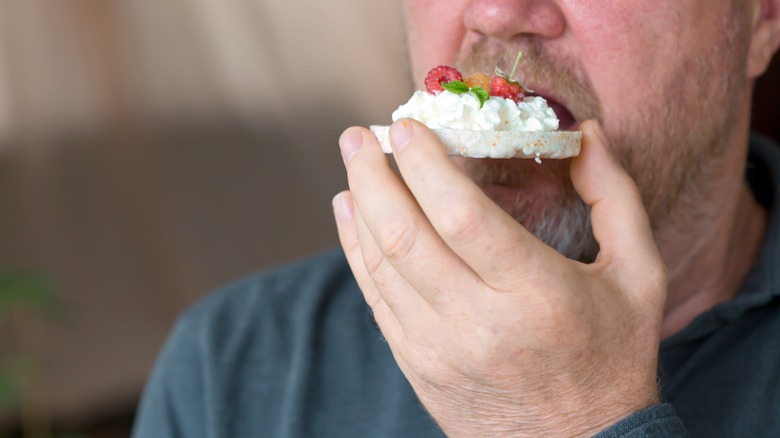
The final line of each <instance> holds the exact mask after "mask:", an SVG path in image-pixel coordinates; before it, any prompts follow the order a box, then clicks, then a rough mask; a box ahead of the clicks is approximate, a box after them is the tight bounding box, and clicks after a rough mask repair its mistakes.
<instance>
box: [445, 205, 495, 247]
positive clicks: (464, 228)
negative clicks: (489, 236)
mask: <svg viewBox="0 0 780 438" xmlns="http://www.w3.org/2000/svg"><path fill="white" fill-rule="evenodd" d="M484 222H485V214H484V212H483V211H482V210H480V209H477V208H473V207H460V208H457V209H453V210H452V211H450V212H449V214H447V216H446V217H445V218H444V219H443V220H442V222H441V234H442V236H443V237H444V238H445V239H446V240H448V241H450V242H452V243H453V244H455V245H458V246H467V245H469V244H470V243H472V242H474V241H476V240H477V239H478V238H479V237H480V236H481V235H482V233H483V225H484Z"/></svg>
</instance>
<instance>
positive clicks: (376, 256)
mask: <svg viewBox="0 0 780 438" xmlns="http://www.w3.org/2000/svg"><path fill="white" fill-rule="evenodd" d="M384 262H385V257H384V256H383V255H382V253H381V252H380V251H375V250H367V251H364V252H363V264H364V265H365V267H366V272H367V273H368V275H369V276H371V277H374V276H375V275H376V274H377V273H379V271H381V270H382V265H383V264H384Z"/></svg>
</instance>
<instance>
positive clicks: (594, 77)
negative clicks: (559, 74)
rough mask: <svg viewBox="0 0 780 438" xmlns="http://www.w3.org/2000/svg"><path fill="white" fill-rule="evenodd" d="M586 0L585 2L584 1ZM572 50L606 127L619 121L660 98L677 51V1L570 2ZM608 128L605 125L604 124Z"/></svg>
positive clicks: (678, 33) (678, 35) (608, 0)
mask: <svg viewBox="0 0 780 438" xmlns="http://www.w3.org/2000/svg"><path fill="white" fill-rule="evenodd" d="M586 3H587V4H586ZM572 4H575V5H574V6H572V7H571V9H570V11H569V13H570V16H576V17H579V18H578V19H576V20H570V21H569V24H570V27H571V32H572V34H573V35H575V36H576V38H575V41H576V47H575V50H576V51H578V52H579V54H578V55H577V57H578V58H579V59H580V60H581V62H582V65H583V68H584V69H585V71H586V72H587V76H588V79H589V80H590V82H591V85H592V86H593V88H594V90H596V93H597V95H598V98H599V101H600V102H601V104H602V111H603V117H604V121H605V123H606V124H607V125H610V124H613V123H619V120H620V119H621V118H622V117H623V116H624V115H625V114H626V113H628V112H631V111H629V110H628V109H629V108H637V107H638V106H641V105H642V104H643V103H644V102H645V101H646V100H647V99H651V98H655V99H659V98H661V97H662V96H663V88H662V86H661V85H660V84H662V83H663V82H664V81H666V80H667V78H668V77H670V76H671V75H672V74H673V72H674V71H675V69H674V68H673V66H674V65H676V64H677V63H678V60H677V59H675V58H679V56H680V51H679V50H676V49H675V47H676V46H677V45H678V44H679V43H680V42H679V37H680V35H681V29H682V27H681V26H680V10H679V9H680V8H679V6H675V4H676V2H668V1H663V0H660V1H658V0H656V1H652V2H650V1H632V2H625V1H614V0H602V1H593V2H572ZM607 129H608V130H609V126H607Z"/></svg>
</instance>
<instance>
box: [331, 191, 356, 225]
mask: <svg viewBox="0 0 780 438" xmlns="http://www.w3.org/2000/svg"><path fill="white" fill-rule="evenodd" d="M332 204H333V215H334V216H336V223H337V224H339V225H342V224H345V223H347V222H349V221H351V220H352V216H353V215H354V212H353V210H352V209H353V206H352V199H350V197H349V196H347V193H346V192H341V193H339V194H338V195H336V196H335V197H334V198H333V202H332Z"/></svg>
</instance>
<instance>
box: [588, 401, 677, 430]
mask: <svg viewBox="0 0 780 438" xmlns="http://www.w3.org/2000/svg"><path fill="white" fill-rule="evenodd" d="M687 436H688V431H687V430H686V429H685V426H684V425H683V423H682V420H680V418H679V417H678V416H677V414H675V412H674V408H673V407H672V405H670V404H668V403H663V404H660V405H656V406H653V407H650V408H647V409H643V410H641V411H639V412H635V413H634V414H632V415H629V416H628V417H626V418H624V419H622V420H620V421H619V422H617V423H615V424H613V425H612V426H610V427H609V428H608V429H606V430H604V431H602V432H600V433H599V434H598V435H596V436H595V437H594V438H645V437H647V438H681V437H687Z"/></svg>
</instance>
